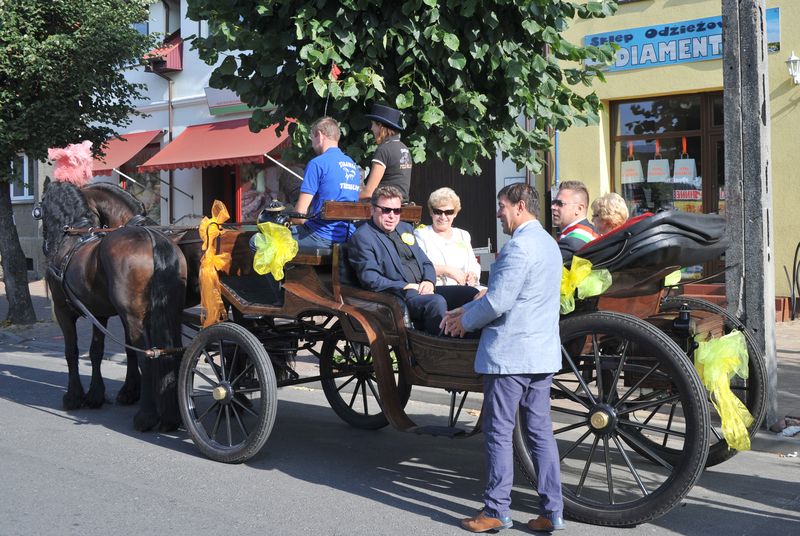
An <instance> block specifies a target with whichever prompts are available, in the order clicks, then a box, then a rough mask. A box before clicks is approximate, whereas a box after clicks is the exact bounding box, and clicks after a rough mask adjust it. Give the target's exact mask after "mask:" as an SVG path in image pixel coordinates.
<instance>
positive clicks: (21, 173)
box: [11, 155, 34, 202]
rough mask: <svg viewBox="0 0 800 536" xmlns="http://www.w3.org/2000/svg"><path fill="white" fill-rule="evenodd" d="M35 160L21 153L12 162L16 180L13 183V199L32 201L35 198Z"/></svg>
mask: <svg viewBox="0 0 800 536" xmlns="http://www.w3.org/2000/svg"><path fill="white" fill-rule="evenodd" d="M33 166H34V161H33V160H31V159H29V158H28V157H27V156H25V155H20V156H18V157H17V158H15V159H14V160H13V161H12V162H11V169H12V173H13V174H14V178H15V180H14V182H12V183H11V201H12V202H14V201H30V200H32V199H33V178H34V168H33Z"/></svg>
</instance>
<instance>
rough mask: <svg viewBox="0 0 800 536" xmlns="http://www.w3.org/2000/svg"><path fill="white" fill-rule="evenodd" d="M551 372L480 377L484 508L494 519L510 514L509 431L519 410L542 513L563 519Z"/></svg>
mask: <svg viewBox="0 0 800 536" xmlns="http://www.w3.org/2000/svg"><path fill="white" fill-rule="evenodd" d="M552 380H553V375H552V374H485V375H484V376H483V435H484V439H485V441H486V465H487V473H488V478H487V481H486V491H485V492H484V497H483V500H484V504H485V505H486V508H485V511H486V513H487V514H488V515H490V516H493V517H502V516H507V515H509V512H510V508H511V486H512V484H513V482H514V449H513V442H512V434H513V433H514V426H515V424H516V416H517V409H519V410H520V411H521V412H522V418H521V419H520V421H521V423H522V426H524V427H525V430H524V431H525V436H526V437H527V439H528V447H529V448H530V449H531V454H532V456H533V463H534V468H535V469H536V481H537V492H538V494H539V500H540V509H541V514H542V515H543V516H545V517H547V518H548V519H551V520H553V519H556V518H558V517H562V515H563V511H564V502H563V499H562V497H561V464H560V461H559V456H558V446H557V445H556V440H555V437H553V428H552V422H551V420H550V384H551V383H552Z"/></svg>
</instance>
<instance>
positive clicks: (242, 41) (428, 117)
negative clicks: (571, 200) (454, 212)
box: [188, 0, 616, 171]
mask: <svg viewBox="0 0 800 536" xmlns="http://www.w3.org/2000/svg"><path fill="white" fill-rule="evenodd" d="M188 7H189V10H188V14H189V17H191V18H192V19H193V20H201V19H202V20H207V21H208V23H209V28H210V29H211V31H210V32H209V35H208V36H207V37H204V38H196V39H195V40H194V43H193V46H194V47H195V48H196V49H197V50H198V52H199V54H200V57H201V58H203V59H204V60H206V61H208V62H210V63H215V62H216V61H217V58H218V56H219V55H222V56H230V57H232V58H235V59H236V60H237V61H238V63H239V65H240V67H238V70H236V69H235V66H234V65H233V64H231V63H230V62H231V61H233V60H228V59H226V60H224V61H223V62H222V63H221V64H219V65H218V66H217V68H216V73H215V75H214V76H212V81H213V82H214V83H215V84H217V83H219V84H222V85H224V86H226V87H230V88H232V89H235V90H237V91H238V92H239V95H240V97H241V98H242V100H243V101H244V102H246V103H248V104H250V105H251V106H256V105H257V104H258V103H264V102H271V103H274V104H275V106H276V108H275V109H274V110H273V111H272V112H271V113H269V114H263V115H258V116H254V118H253V121H255V122H256V123H258V124H259V125H260V126H263V127H265V126H267V124H268V123H267V122H268V121H275V120H276V119H278V118H281V117H292V118H295V119H296V120H297V129H296V130H295V133H294V140H295V143H297V144H298V147H297V149H298V152H297V153H296V154H295V156H296V157H297V158H302V157H304V155H303V154H301V153H302V152H303V151H309V152H310V147H309V146H308V136H307V127H308V125H310V124H311V122H313V121H314V120H315V119H317V118H318V117H319V116H321V115H322V114H323V112H325V113H328V114H332V115H333V116H334V117H335V118H336V119H338V120H339V121H340V123H341V125H342V130H343V137H342V140H343V141H342V145H343V149H344V150H345V151H346V152H347V153H348V154H350V155H351V156H353V157H354V158H356V159H361V158H363V159H364V160H363V161H362V162H363V163H365V161H367V160H368V159H369V157H370V155H371V153H372V151H374V140H373V138H372V136H371V134H370V133H369V132H368V128H369V122H368V121H367V120H366V119H365V118H364V114H365V113H366V112H367V110H368V109H369V107H370V105H371V104H372V103H373V102H382V103H387V104H389V105H391V106H394V107H396V108H397V109H399V110H402V111H403V113H404V122H405V124H406V129H405V130H404V131H403V139H404V140H405V141H406V145H408V147H409V149H410V150H411V154H412V156H413V158H414V160H415V161H416V162H419V161H422V160H425V159H428V158H440V159H443V160H446V161H449V162H451V163H453V165H455V166H458V167H459V168H460V169H461V170H462V171H475V170H476V169H477V168H476V164H475V161H476V160H477V158H479V157H481V156H491V155H493V154H496V153H497V152H500V153H501V154H504V155H507V156H508V157H509V158H511V159H512V160H513V161H514V162H515V163H516V164H517V165H518V166H520V167H528V168H530V169H531V170H537V169H540V168H541V162H539V161H538V160H537V159H538V158H541V157H542V154H543V153H542V151H544V150H545V149H547V148H548V146H549V143H550V136H549V131H550V130H549V129H551V128H559V129H564V128H568V127H569V126H571V125H574V124H588V123H591V122H595V121H597V119H598V110H599V108H600V103H599V101H598V100H597V99H596V97H595V96H594V95H593V94H591V93H590V94H589V95H587V96H581V95H578V94H576V93H575V92H574V91H573V89H572V85H573V84H576V85H579V84H586V83H591V82H592V81H594V80H595V79H597V78H599V77H601V76H602V73H601V72H600V71H599V69H598V67H597V66H594V65H591V64H587V62H586V60H590V61H591V62H599V63H602V62H605V61H609V60H610V59H611V58H612V57H613V48H612V47H611V46H604V47H582V46H580V45H579V44H577V43H571V42H569V41H568V40H566V39H565V38H564V36H563V32H564V30H565V29H567V27H568V26H569V23H570V22H571V21H572V19H573V18H574V17H576V16H578V17H598V16H606V15H608V14H611V13H613V11H614V9H615V8H616V3H615V2H612V1H590V2H584V3H578V2H568V1H557V2H556V1H549V2H546V1H544V0H526V1H520V2H508V1H507V0H493V1H492V0H490V1H478V0H398V1H396V2H388V1H387V0H340V1H339V2H324V1H322V0H312V1H309V2H305V3H299V4H298V3H297V2H291V1H289V0H272V1H270V2H230V1H229V0H188ZM545 50H548V51H550V52H549V55H546V54H545ZM559 60H564V61H567V60H568V61H569V63H565V64H564V65H561V64H559V63H558V61H559ZM334 62H335V63H336V65H337V66H338V67H339V68H340V69H341V75H340V76H339V78H338V79H337V80H333V79H332V77H331V76H330V72H331V65H332V63H334ZM326 106H327V109H326ZM520 115H523V116H527V117H529V118H530V120H531V121H530V123H531V124H532V130H531V131H526V130H525V129H522V128H521V127H520V125H519V120H520ZM303 133H305V134H303Z"/></svg>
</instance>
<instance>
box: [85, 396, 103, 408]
mask: <svg viewBox="0 0 800 536" xmlns="http://www.w3.org/2000/svg"><path fill="white" fill-rule="evenodd" d="M105 403H106V395H105V393H101V394H99V395H95V394H92V393H89V395H88V396H87V397H86V407H88V408H91V409H100V408H102V407H103V404H105Z"/></svg>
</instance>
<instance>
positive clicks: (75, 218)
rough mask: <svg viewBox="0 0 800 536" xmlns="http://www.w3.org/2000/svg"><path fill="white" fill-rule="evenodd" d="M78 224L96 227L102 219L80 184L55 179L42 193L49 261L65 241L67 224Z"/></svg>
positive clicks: (43, 219) (44, 230) (43, 245)
mask: <svg viewBox="0 0 800 536" xmlns="http://www.w3.org/2000/svg"><path fill="white" fill-rule="evenodd" d="M74 224H79V225H80V226H81V227H96V226H99V224H100V222H99V220H98V218H97V214H95V213H94V212H93V211H92V210H91V209H90V208H89V205H88V204H87V203H86V198H84V197H83V194H82V193H81V191H80V190H79V189H78V187H77V186H75V185H74V184H71V183H68V182H55V181H51V182H50V183H49V184H48V185H47V187H46V188H45V191H44V196H43V197H42V231H43V234H44V241H43V243H42V250H43V251H44V254H45V256H46V257H47V261H48V262H54V260H55V255H56V254H57V253H58V250H59V248H60V247H61V243H62V242H63V241H64V227H65V226H72V225H74Z"/></svg>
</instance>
